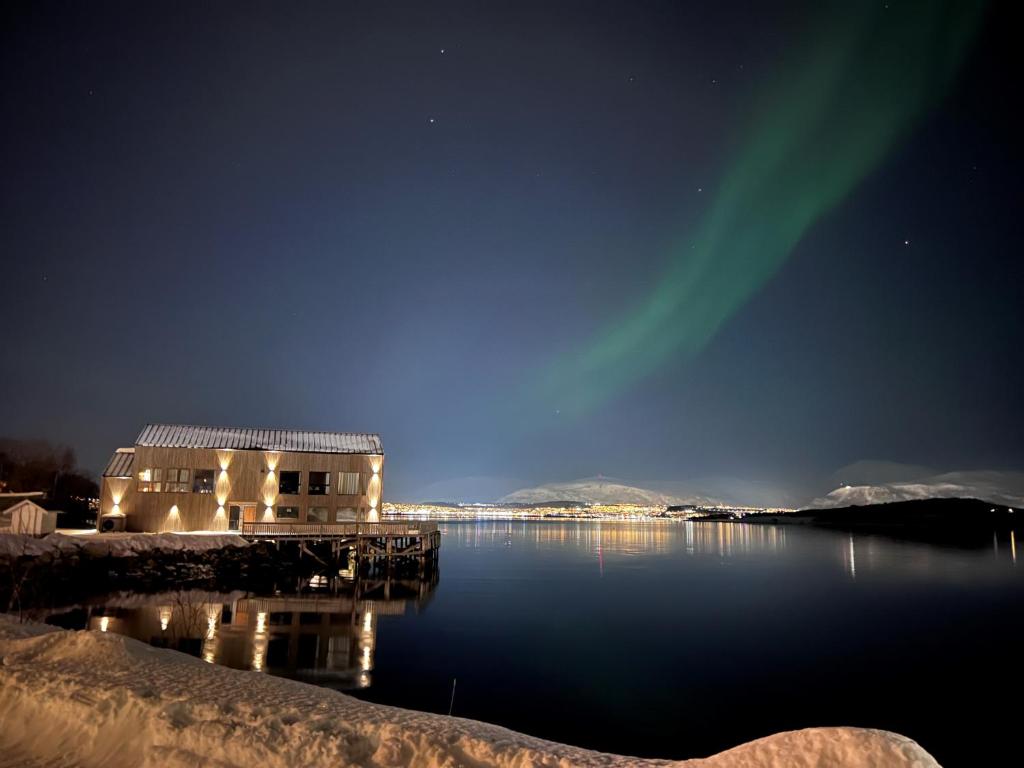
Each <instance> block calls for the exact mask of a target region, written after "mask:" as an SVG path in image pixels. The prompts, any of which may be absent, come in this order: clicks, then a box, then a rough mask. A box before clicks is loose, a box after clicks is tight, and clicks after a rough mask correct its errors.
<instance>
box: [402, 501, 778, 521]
mask: <svg viewBox="0 0 1024 768" xmlns="http://www.w3.org/2000/svg"><path fill="white" fill-rule="evenodd" d="M382 511H383V514H384V516H385V517H387V516H393V517H402V518H411V519H420V520H488V519H509V518H524V519H534V518H558V519H565V518H574V519H586V520H645V519H675V520H689V519H716V518H719V517H722V518H730V519H732V518H738V517H744V516H745V515H749V514H757V513H764V512H769V513H777V514H783V513H787V512H793V511H795V510H792V509H785V508H782V507H773V508H765V507H740V506H701V505H696V504H680V505H665V504H586V503H582V502H576V501H571V502H570V501H567V502H543V503H538V504H510V503H474V504H468V503H456V502H450V503H449V502H440V501H439V502H427V503H416V504H412V503H401V502H384V506H383V508H382Z"/></svg>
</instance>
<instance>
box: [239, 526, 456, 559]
mask: <svg viewBox="0 0 1024 768" xmlns="http://www.w3.org/2000/svg"><path fill="white" fill-rule="evenodd" d="M239 533H240V534H241V535H242V536H243V537H245V538H247V539H251V540H253V541H273V542H278V543H279V542H286V541H296V542H300V544H302V543H308V542H325V541H326V542H330V543H331V545H332V550H334V551H338V550H340V549H342V548H344V547H352V548H354V549H355V551H356V554H357V556H359V557H370V558H376V557H432V556H436V553H437V550H438V549H439V548H440V547H441V532H440V531H439V530H438V527H437V523H427V522H419V521H406V520H402V521H395V522H383V523H356V522H352V523H282V522H274V523H242V530H241V531H239Z"/></svg>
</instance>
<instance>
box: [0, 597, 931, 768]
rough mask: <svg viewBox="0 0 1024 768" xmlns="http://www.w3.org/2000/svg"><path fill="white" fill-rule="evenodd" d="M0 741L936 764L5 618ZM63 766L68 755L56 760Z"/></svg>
mask: <svg viewBox="0 0 1024 768" xmlns="http://www.w3.org/2000/svg"><path fill="white" fill-rule="evenodd" d="M0 659H2V663H0V719H2V720H3V722H4V723H5V727H4V729H3V730H2V732H0V746H2V747H3V748H4V749H5V750H7V752H6V753H7V754H8V755H16V754H22V755H24V754H29V755H31V756H32V757H33V758H34V759H36V760H38V761H40V762H42V761H45V760H47V759H57V758H58V757H63V758H66V757H69V756H74V758H75V759H76V760H77V763H73V764H76V765H80V766H93V765H96V766H98V765H103V766H109V767H110V768H120V767H121V766H124V768H128V766H139V765H154V766H155V765H161V766H179V765H180V766H193V765H196V764H217V765H218V766H221V767H222V768H230V767H232V766H239V768H241V766H251V765H256V764H259V765H261V766H264V768H278V767H280V768H285V767H286V766H287V767H288V768H294V766H366V767H367V768H370V767H371V766H372V767H373V768H391V767H392V766H394V767H395V768H398V766H412V767H414V768H415V767H426V766H452V767H453V768H454V766H474V767H476V768H484V767H486V766H502V767H505V766H507V767H508V768H513V767H516V768H526V767H527V766H538V767H539V766H565V767H566V768H568V766H581V767H583V768H586V767H588V766H594V767H595V768H598V767H599V768H619V767H620V766H637V767H641V766H669V765H675V766H690V767H691V768H740V766H746V767H748V768H755V767H756V768H782V766H791V765H798V764H808V765H816V766H819V768H867V767H868V766H878V765H886V766H891V768H903V767H905V768H933V767H934V766H937V765H938V763H936V762H935V760H934V759H933V758H932V757H931V756H930V755H929V754H928V753H927V752H925V750H924V749H922V748H921V747H920V746H918V745H917V744H916V743H915V742H914V741H912V740H911V739H908V738H906V737H903V736H899V735H898V734H893V733H891V732H887V731H878V730H872V729H862V728H810V729H805V730H800V731H790V732H785V733H780V734H775V735H773V736H768V737H765V738H763V739H758V740H756V741H753V742H749V743H747V744H744V745H740V746H738V747H734V748H733V749H730V750H727V751H725V752H722V753H719V754H717V755H714V756H711V757H708V758H703V759H700V758H698V759H692V760H682V761H670V760H660V759H639V758H632V757H627V756H620V755H611V754H607V753H602V752H594V751H591V750H586V749H581V748H577V747H572V746H569V745H566V744H559V743H556V742H551V741H546V740H543V739H538V738H534V737H531V736H527V735H525V734H521V733H517V732H515V731H511V730H508V729H506V728H503V727H500V726H496V725H490V724H487V723H481V722H477V721H473V720H466V719H463V718H458V717H448V716H445V715H436V714H430V713H424V712H415V711H412V710H405V709H400V708H397V707H391V706H385V705H379V704H373V703H369V702H365V701H361V700H359V699H356V698H354V697H351V696H347V695H345V694H342V693H339V692H336V691H333V690H330V689H327V688H321V687H318V686H314V685H309V684H306V683H301V682H297V681H293V680H287V679H284V678H278V677H272V676H269V675H266V674H262V673H258V672H245V671H239V670H233V669H228V668H225V667H219V666H215V665H211V664H208V663H206V662H203V661H202V660H200V659H196V658H193V657H191V656H188V655H185V654H182V653H178V652H176V651H171V650H166V649H159V648H153V647H151V646H148V645H145V644H143V643H141V642H138V641H136V640H132V639H130V638H126V637H121V636H118V635H114V634H108V633H101V632H95V631H80V632H72V631H68V630H61V629H57V628H54V627H50V626H46V625H41V624H35V623H19V622H17V621H16V620H15V619H13V618H12V617H9V616H0ZM62 764H63V763H62Z"/></svg>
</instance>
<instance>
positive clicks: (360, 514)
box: [99, 425, 384, 532]
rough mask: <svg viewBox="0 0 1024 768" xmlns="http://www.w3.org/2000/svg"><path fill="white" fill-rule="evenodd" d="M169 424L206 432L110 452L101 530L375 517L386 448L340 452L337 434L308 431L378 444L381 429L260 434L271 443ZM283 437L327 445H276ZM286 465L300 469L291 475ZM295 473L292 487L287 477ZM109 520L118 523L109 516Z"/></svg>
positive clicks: (367, 519)
mask: <svg viewBox="0 0 1024 768" xmlns="http://www.w3.org/2000/svg"><path fill="white" fill-rule="evenodd" d="M154 426H160V425H150V426H149V427H147V430H148V431H149V432H147V430H144V432H143V435H146V434H150V433H152V431H153V429H154ZM166 429H168V430H178V431H177V432H172V433H170V434H172V435H180V434H182V433H183V430H193V432H194V431H196V430H206V432H205V433H204V434H202V435H201V438H202V439H196V440H195V442H196V443H197V444H198V446H199V447H193V446H190V445H187V444H185V445H182V444H181V443H183V442H184V443H187V442H188V440H187V439H185V440H183V439H170V438H168V439H167V440H166V442H168V443H171V444H170V445H146V444H143V443H142V442H139V441H137V442H136V445H135V446H134V448H133V449H120V450H119V451H118V452H117V453H115V454H114V456H113V457H111V461H110V463H109V464H108V469H107V471H105V472H104V475H103V484H102V489H101V497H100V517H99V527H100V530H105V529H123V530H127V531H146V532H160V531H229V530H237V531H239V532H241V530H242V528H243V526H244V525H245V524H247V523H248V524H252V523H275V522H287V523H296V524H298V523H336V522H347V521H362V522H376V521H377V520H378V519H379V510H380V508H381V504H382V498H383V480H384V454H383V451H382V450H378V451H377V452H372V453H371V452H366V453H357V452H339V451H338V449H337V448H336V446H337V445H338V444H339V442H341V441H338V440H334V441H330V440H326V439H324V440H321V439H314V437H315V436H319V435H324V436H327V437H335V438H338V437H354V438H372V439H368V440H363V441H361V442H360V441H359V440H355V441H352V440H349V441H347V442H345V443H343V444H344V445H348V444H354V446H355V447H356V448H358V447H360V445H362V443H365V444H366V446H367V447H370V448H378V449H379V445H380V442H379V438H377V437H376V436H375V435H373V436H365V435H353V436H349V435H347V434H345V433H284V432H280V431H275V432H274V433H273V434H274V435H284V437H285V438H289V437H291V436H292V435H300V436H303V437H309V439H305V440H287V439H279V440H277V442H275V441H274V440H270V439H265V440H263V441H262V442H263V444H264V445H269V446H271V449H264V448H261V447H252V446H253V445H257V446H258V445H259V441H258V440H257V439H256V438H253V439H251V440H249V441H244V440H239V439H238V438H237V436H236V433H241V432H245V433H246V434H251V435H263V434H267V432H266V431H260V430H221V429H218V430H213V429H211V428H193V427H167V428H166ZM143 435H140V439H141V438H142V437H143ZM211 435H212V437H211ZM218 441H219V442H220V443H222V444H224V445H225V446H227V445H242V446H243V447H214V446H216V445H217V444H218ZM150 442H152V441H150ZM211 443H212V444H213V445H211ZM280 444H285V445H289V446H291V445H299V446H307V445H308V446H309V447H312V448H316V447H323V448H325V450H291V449H286V450H281V449H277V446H278V445H280ZM332 448H333V450H331V449H332ZM292 473H298V474H297V477H296V475H294V474H292ZM312 473H323V474H312ZM182 478H184V480H183V479H182ZM296 479H297V482H298V487H297V488H294V487H289V485H290V484H292V483H293V481H295V480H296ZM314 480H316V482H314ZM325 481H326V482H325ZM292 491H297V492H292ZM105 521H107V522H106V527H105V526H104V522H105ZM112 521H113V522H114V523H115V524H113V525H112Z"/></svg>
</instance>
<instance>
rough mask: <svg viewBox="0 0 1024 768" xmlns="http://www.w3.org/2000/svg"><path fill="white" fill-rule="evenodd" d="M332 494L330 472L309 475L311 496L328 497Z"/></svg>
mask: <svg viewBox="0 0 1024 768" xmlns="http://www.w3.org/2000/svg"><path fill="white" fill-rule="evenodd" d="M330 492H331V473H330V472H310V473H309V495H310V496H326V495H327V494H328V493H330Z"/></svg>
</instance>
